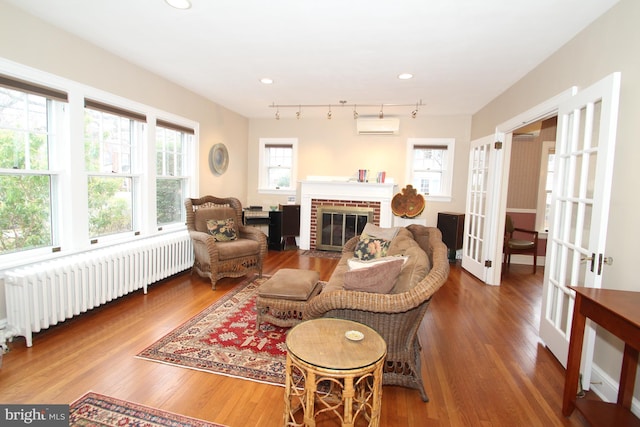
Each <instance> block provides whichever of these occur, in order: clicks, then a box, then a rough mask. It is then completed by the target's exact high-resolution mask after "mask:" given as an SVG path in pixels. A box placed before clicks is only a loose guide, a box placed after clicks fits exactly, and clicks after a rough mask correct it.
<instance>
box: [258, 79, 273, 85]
mask: <svg viewBox="0 0 640 427" xmlns="http://www.w3.org/2000/svg"><path fill="white" fill-rule="evenodd" d="M260 83H262V84H265V85H270V84H273V79H270V78H269V77H263V78H261V79H260Z"/></svg>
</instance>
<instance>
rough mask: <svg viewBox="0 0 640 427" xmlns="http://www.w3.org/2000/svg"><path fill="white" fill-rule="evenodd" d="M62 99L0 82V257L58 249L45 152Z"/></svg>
mask: <svg viewBox="0 0 640 427" xmlns="http://www.w3.org/2000/svg"><path fill="white" fill-rule="evenodd" d="M66 99H67V95H66V93H63V92H58V91H55V90H51V89H49V88H45V87H40V86H36V85H32V84H30V83H27V82H23V81H20V80H14V79H11V78H8V77H5V76H0V255H2V254H8V253H13V252H19V251H24V250H28V249H37V248H45V247H51V246H53V245H55V244H57V241H56V240H57V239H56V236H57V233H56V231H57V230H56V226H55V218H54V217H55V215H54V213H53V208H52V203H53V201H52V194H53V193H54V192H55V191H56V189H57V187H56V185H57V172H55V171H54V170H53V166H54V165H52V163H53V162H52V159H51V158H50V152H51V151H52V150H55V148H56V136H57V132H58V131H59V129H60V128H61V127H62V126H63V125H64V122H65V115H66Z"/></svg>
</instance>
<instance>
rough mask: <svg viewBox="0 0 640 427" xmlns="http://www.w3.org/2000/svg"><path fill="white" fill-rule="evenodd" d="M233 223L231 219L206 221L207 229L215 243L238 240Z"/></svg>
mask: <svg viewBox="0 0 640 427" xmlns="http://www.w3.org/2000/svg"><path fill="white" fill-rule="evenodd" d="M234 223H235V221H234V219H233V218H227V219H210V220H208V221H207V229H208V230H209V234H211V235H212V236H213V238H214V239H215V240H216V242H229V241H231V240H236V239H237V238H238V236H236V229H235V228H234Z"/></svg>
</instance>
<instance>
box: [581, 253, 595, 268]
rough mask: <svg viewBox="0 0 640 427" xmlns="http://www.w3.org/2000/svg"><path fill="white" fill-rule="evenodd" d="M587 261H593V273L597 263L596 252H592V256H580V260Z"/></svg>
mask: <svg viewBox="0 0 640 427" xmlns="http://www.w3.org/2000/svg"><path fill="white" fill-rule="evenodd" d="M587 261H591V272H592V273H593V270H594V268H595V264H596V254H595V253H592V254H591V256H590V257H586V256H583V257H580V262H587Z"/></svg>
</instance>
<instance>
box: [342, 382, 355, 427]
mask: <svg viewBox="0 0 640 427" xmlns="http://www.w3.org/2000/svg"><path fill="white" fill-rule="evenodd" d="M353 396H355V389H354V388H353V377H352V376H350V375H349V376H346V377H345V379H344V388H343V389H342V406H343V410H344V417H343V418H342V427H353Z"/></svg>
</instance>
